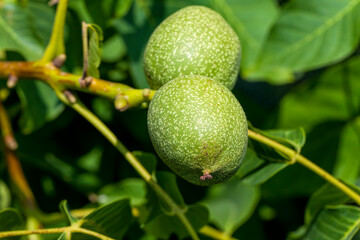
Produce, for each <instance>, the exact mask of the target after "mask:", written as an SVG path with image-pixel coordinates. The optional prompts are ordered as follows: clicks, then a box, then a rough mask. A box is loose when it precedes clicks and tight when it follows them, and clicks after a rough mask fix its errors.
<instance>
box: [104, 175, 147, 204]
mask: <svg viewBox="0 0 360 240" xmlns="http://www.w3.org/2000/svg"><path fill="white" fill-rule="evenodd" d="M146 192H147V187H146V183H145V182H144V180H142V179H139V178H128V179H125V180H123V181H121V182H119V183H116V184H108V185H106V186H105V187H103V188H102V189H100V191H99V193H98V195H99V202H100V203H102V204H104V203H109V202H112V201H114V200H119V199H124V198H129V199H130V205H131V206H139V205H142V204H144V203H145V202H146V201H147V200H146Z"/></svg>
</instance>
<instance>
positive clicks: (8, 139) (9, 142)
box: [4, 135, 19, 151]
mask: <svg viewBox="0 0 360 240" xmlns="http://www.w3.org/2000/svg"><path fill="white" fill-rule="evenodd" d="M4 142H5V145H6V147H7V148H8V149H10V150H12V151H13V150H16V149H17V148H18V146H19V145H18V143H17V141H16V140H15V138H14V137H13V136H12V135H7V136H5V137H4Z"/></svg>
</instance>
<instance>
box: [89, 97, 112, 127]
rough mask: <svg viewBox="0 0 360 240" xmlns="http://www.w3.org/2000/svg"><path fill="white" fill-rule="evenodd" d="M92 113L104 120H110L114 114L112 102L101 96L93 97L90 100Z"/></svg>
mask: <svg viewBox="0 0 360 240" xmlns="http://www.w3.org/2000/svg"><path fill="white" fill-rule="evenodd" d="M92 109H93V110H94V113H95V114H96V115H97V116H99V117H100V118H101V120H103V121H105V122H110V121H111V120H112V119H113V116H114V112H115V111H114V103H113V102H112V101H109V100H108V99H105V98H102V97H94V98H93V101H92Z"/></svg>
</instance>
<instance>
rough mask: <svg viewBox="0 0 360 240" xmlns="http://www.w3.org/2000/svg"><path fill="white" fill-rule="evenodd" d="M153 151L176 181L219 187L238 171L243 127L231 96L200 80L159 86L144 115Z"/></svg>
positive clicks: (215, 84) (208, 80)
mask: <svg viewBox="0 0 360 240" xmlns="http://www.w3.org/2000/svg"><path fill="white" fill-rule="evenodd" d="M147 121H148V129H149V135H150V138H151V141H152V143H153V146H154V148H155V150H156V152H157V153H158V155H159V156H160V158H161V159H162V160H163V161H164V162H165V163H166V165H167V166H168V167H169V168H170V169H171V170H173V171H174V172H175V173H176V174H178V175H179V176H180V177H182V178H184V179H185V180H187V181H189V182H191V183H193V184H196V185H203V186H206V185H211V184H215V183H219V182H223V181H225V180H226V179H228V178H230V177H231V176H232V175H234V174H235V173H236V172H237V170H238V169H239V167H240V164H241V162H242V159H243V157H244V155H245V152H246V148H247V139H248V135H247V130H248V126H247V121H246V116H245V113H244V111H243V109H242V107H241V105H240V103H239V102H238V101H237V99H236V98H235V96H234V95H233V94H232V93H231V91H230V90H229V89H227V88H226V87H225V86H224V85H222V84H220V83H218V82H216V81H215V80H213V79H211V78H207V77H204V76H195V75H192V76H181V77H178V78H176V79H174V80H172V81H170V82H168V83H166V84H165V85H163V86H162V87H161V88H160V89H159V90H158V91H157V92H156V93H155V95H154V97H153V99H152V101H151V103H150V106H149V110H148V119H147Z"/></svg>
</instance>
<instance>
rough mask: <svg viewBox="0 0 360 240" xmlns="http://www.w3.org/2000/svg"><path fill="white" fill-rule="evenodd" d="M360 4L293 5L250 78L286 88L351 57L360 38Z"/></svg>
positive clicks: (297, 1) (321, 0)
mask: <svg viewBox="0 0 360 240" xmlns="http://www.w3.org/2000/svg"><path fill="white" fill-rule="evenodd" d="M359 3H360V1H359V0H347V1H337V0H318V1H311V0H308V1H304V0H293V1H290V2H289V3H288V4H287V5H286V6H285V7H284V8H283V10H282V12H281V14H280V16H279V18H278V21H277V22H276V24H275V26H274V27H273V29H272V31H271V33H270V35H269V39H268V40H267V42H266V44H265V46H264V49H263V50H262V54H261V55H260V56H259V60H258V64H257V66H256V68H254V69H253V71H251V72H248V73H247V76H248V77H249V78H256V79H263V78H266V79H268V80H269V81H270V82H272V83H276V84H283V83H287V82H290V81H293V80H294V79H295V77H294V75H293V74H294V72H303V71H308V70H312V69H315V68H319V67H322V66H326V65H328V64H332V63H335V62H337V61H339V60H341V59H343V58H344V57H346V56H348V55H350V54H351V53H352V52H353V51H354V50H355V49H356V47H357V46H358V43H359V37H360V28H359V27H358V26H359V24H360V14H359V12H360V5H359Z"/></svg>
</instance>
